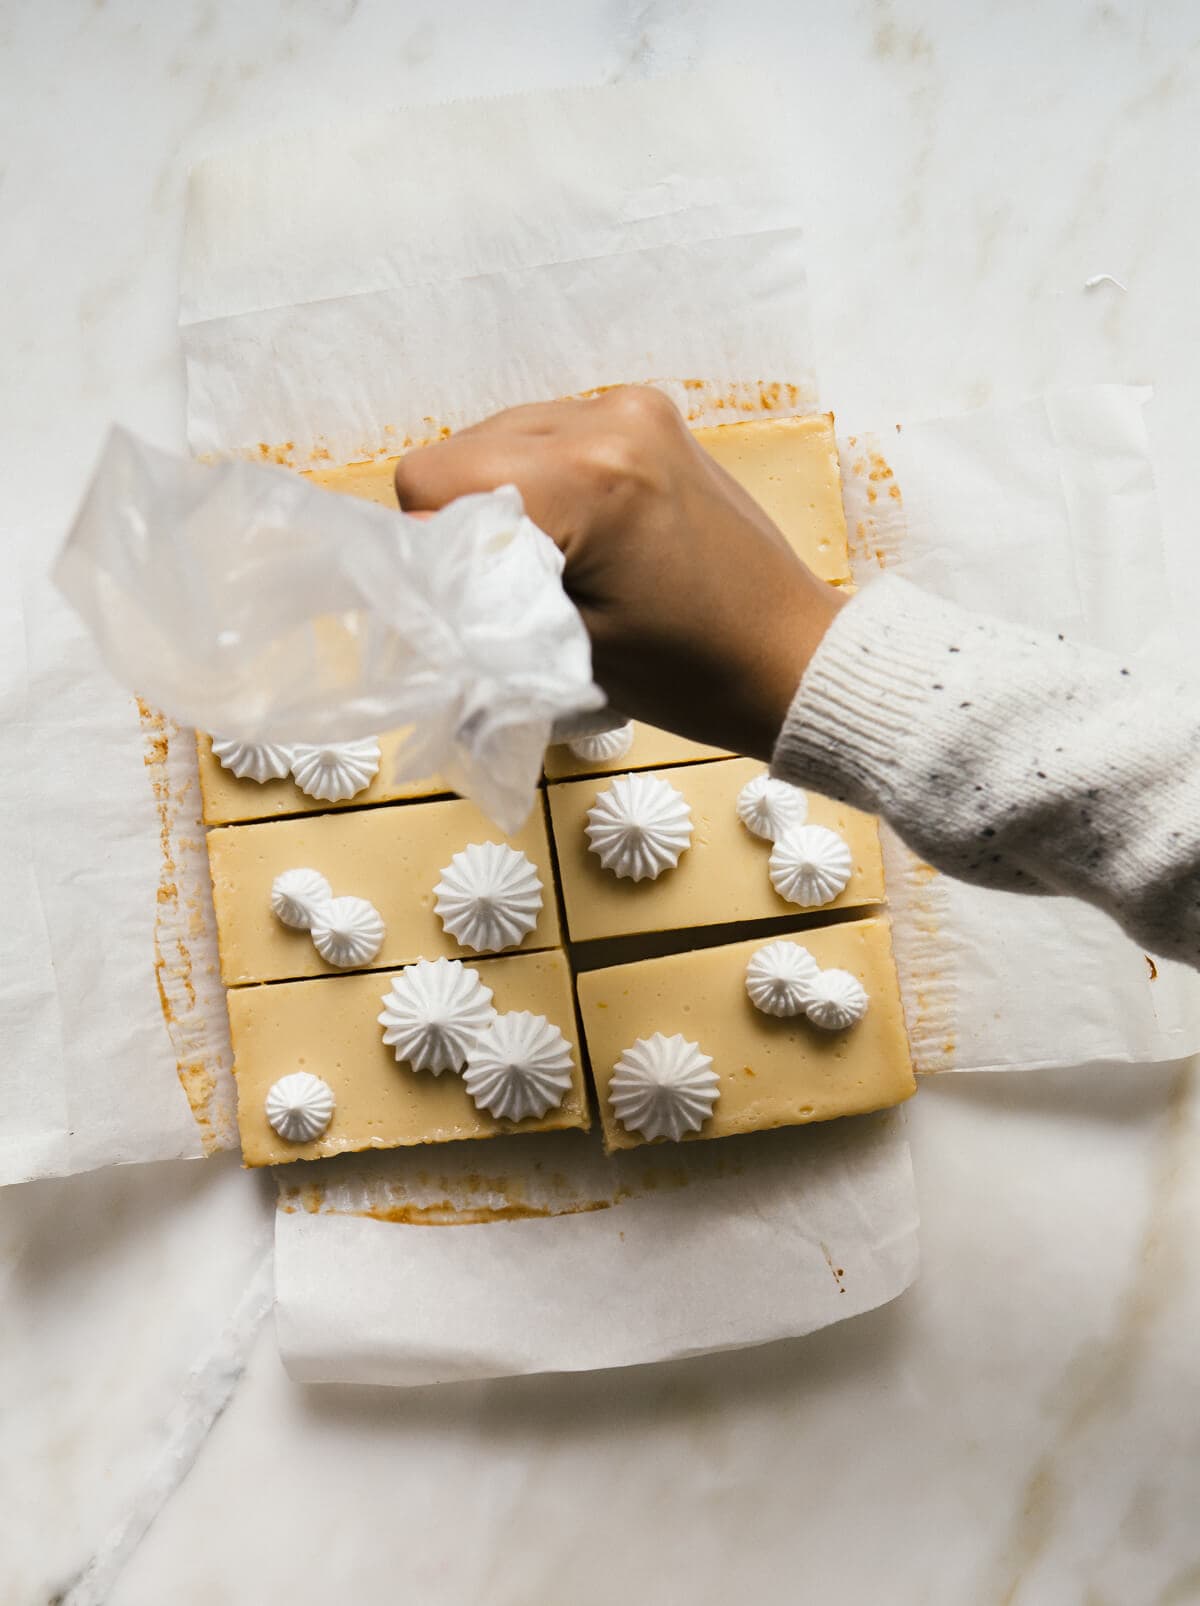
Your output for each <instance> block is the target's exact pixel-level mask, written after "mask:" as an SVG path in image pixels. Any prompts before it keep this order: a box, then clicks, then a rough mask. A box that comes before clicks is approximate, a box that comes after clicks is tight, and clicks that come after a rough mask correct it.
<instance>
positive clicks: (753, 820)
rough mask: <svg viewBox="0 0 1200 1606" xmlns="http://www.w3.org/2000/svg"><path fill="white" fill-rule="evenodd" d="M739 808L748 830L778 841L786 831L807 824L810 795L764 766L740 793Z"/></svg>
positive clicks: (739, 816)
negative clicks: (805, 822) (769, 772)
mask: <svg viewBox="0 0 1200 1606" xmlns="http://www.w3.org/2000/svg"><path fill="white" fill-rule="evenodd" d="M737 812H738V819H739V820H740V821H741V822H742V824H743V825H744V826H745V827H746V829H747V831H752V832H753V833H754V835H755V836H761V837H763V838H765V840H766V841H768V842H776V841H778V839H779V838H780V837H781V836H783V834H784V833H785V832H786V831H791V830H794V829H795V828H796V827H797V826H800V825H803V824H804V821H805V819H806V817H807V815H808V797H807V795H806V794H805V793H804V792H803V791H802V789H801V788H800V787H798V786H789V785H788V783H787V782H786V781H778V780H776V779H775V777H774V776H773V775H768V774H767V772H766V770H764V771H763V772H762V774H761V775H755V776H753V777H752V778H751V779H750V780H748V781H747V782H746V784H745V786H743V787H742V789H741V791H740V792H739V793H738V800H737Z"/></svg>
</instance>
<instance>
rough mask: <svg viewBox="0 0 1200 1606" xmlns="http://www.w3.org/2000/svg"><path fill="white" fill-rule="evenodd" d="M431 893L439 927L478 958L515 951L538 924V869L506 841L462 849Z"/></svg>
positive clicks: (471, 845) (539, 900) (539, 885)
mask: <svg viewBox="0 0 1200 1606" xmlns="http://www.w3.org/2000/svg"><path fill="white" fill-rule="evenodd" d="M433 892H434V904H433V907H434V911H435V912H436V914H437V915H438V917H439V919H440V920H441V922H442V926H443V928H444V929H445V930H446V931H447V932H449V934H450V935H451V936H452V937H453V938H454V940H455V941H456V942H458V943H461V945H462V946H463V947H464V948H470V949H472V950H473V952H475V953H477V954H490V953H500V952H501V951H502V950H503V949H505V948H515V947H516V946H517V944H518V943H520V942H523V941H524V940H525V938H526V937H527V936H528V935H529V933H530V932H531V931H532V930H533V928H534V927H535V926H536V925H537V922H538V915H539V914H540V913H541V910H542V883H541V879H540V877H539V876H538V873H537V871H536V870H535V869H534V867H533V865H532V864H531V863H530V862H529V860H528V859H527V858H526V857H525V855H524V854H523V853H521V852H519V851H518V850H517V849H516V848H514V847H510V846H509V845H508V844H507V843H505V842H472V843H470V845H469V846H467V847H465V848H463V849H461V851H460V852H458V853H456V854H455V855H454V857H453V858H452V859H451V860H450V863H449V864H448V865H447V866H446V867H445V869H444V870H443V871H442V873H441V879H440V880H439V882H438V884H437V886H436V887H434V889H433Z"/></svg>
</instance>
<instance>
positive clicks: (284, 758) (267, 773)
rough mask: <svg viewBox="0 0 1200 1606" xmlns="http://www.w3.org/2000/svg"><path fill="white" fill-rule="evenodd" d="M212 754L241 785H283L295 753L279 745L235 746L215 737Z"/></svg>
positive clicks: (242, 744) (233, 743)
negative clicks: (265, 782)
mask: <svg viewBox="0 0 1200 1606" xmlns="http://www.w3.org/2000/svg"><path fill="white" fill-rule="evenodd" d="M212 753H213V757H214V758H215V759H216V761H217V763H218V764H220V765H221V767H222V768H223V769H227V770H229V771H230V773H231V774H233V775H236V776H237V778H238V780H239V781H257V782H258V783H259V784H260V785H261V784H262V783H263V782H264V781H281V780H282V779H283V777H284V776H285V775H286V774H287V772H288V771H289V770H290V769H291V767H292V749H291V748H290V747H281V746H280V745H279V744H278V743H277V742H234V741H226V740H225V738H224V737H221V736H214V737H213V739H212Z"/></svg>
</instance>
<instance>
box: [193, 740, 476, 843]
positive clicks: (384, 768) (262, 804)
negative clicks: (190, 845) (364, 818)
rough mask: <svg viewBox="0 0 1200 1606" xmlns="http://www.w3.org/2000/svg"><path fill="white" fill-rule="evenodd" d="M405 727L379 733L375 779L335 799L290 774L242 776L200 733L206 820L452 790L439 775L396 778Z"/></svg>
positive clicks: (274, 815)
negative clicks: (303, 786)
mask: <svg viewBox="0 0 1200 1606" xmlns="http://www.w3.org/2000/svg"><path fill="white" fill-rule="evenodd" d="M400 741H401V733H400V732H398V731H392V732H389V733H388V734H387V735H385V736H381V737H380V738H379V742H378V745H379V768H378V770H377V772H376V774H375V776H374V777H373V779H372V780H371V781H370V782H369V783H368V784H367V785H366V786H364V787H363V788H362V790H361V791H358V792H355V793H354V795H353V796H352V797H347V798H339V799H336V800H333V801H329V800H324V799H321V798H315V797H309V796H308V795H307V794H306V793H304V792H302V791H301V790H300V788H299V787H298V786H297V785H296V783H295V781H294V780H293V779H292V777H291V775H290V774H289V775H284V776H279V777H275V778H273V779H271V780H267V781H256V780H253V779H252V778H250V777H249V776H242V777H239V776H237V775H235V774H234V773H233V771H232V770H229V769H226V768H225V766H224V765H223V764H221V763H219V762H218V760H217V758H216V757H215V755H214V753H213V744H212V737H211V736H204V735H202V734H200V733H197V736H196V758H197V763H198V765H199V770H200V798H201V802H202V805H203V811H204V823H205V825H233V824H238V823H240V822H242V821H246V820H273V819H279V818H281V817H282V816H284V815H288V814H323V813H325V812H326V811H327V810H329V809H345V808H361V807H362V806H363V805H364V804H368V803H396V802H401V801H407V800H411V799H413V798H424V797H438V796H442V797H445V796H448V795H449V791H450V788H449V787H448V786H447V785H446V783H445V782H444V781H442V780H440V779H439V778H438V777H437V776H433V777H432V778H430V779H427V780H421V781H402V782H399V783H397V782H396V781H394V780H392V779H391V777H392V776H393V775H394V773H395V760H396V751H397V749H398V747H399V745H400Z"/></svg>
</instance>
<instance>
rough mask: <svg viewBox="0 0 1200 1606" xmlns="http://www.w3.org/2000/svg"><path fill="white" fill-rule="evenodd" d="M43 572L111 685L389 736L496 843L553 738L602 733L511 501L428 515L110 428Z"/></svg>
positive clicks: (560, 606) (276, 725) (190, 704)
mask: <svg viewBox="0 0 1200 1606" xmlns="http://www.w3.org/2000/svg"><path fill="white" fill-rule="evenodd" d="M53 572H54V578H55V580H56V582H57V584H58V585H59V587H60V588H61V590H62V591H63V593H64V594H65V595H66V597H67V598H68V600H69V601H70V602H71V604H72V605H73V606H74V607H75V609H76V610H77V611H78V612H79V614H80V615H81V616H82V618H83V620H84V622H85V623H86V624H87V626H88V628H89V630H90V631H91V633H92V635H93V636H94V638H95V640H96V643H97V645H98V647H99V649H100V653H101V656H102V657H103V659H104V662H105V664H106V665H107V667H108V668H109V670H110V671H111V672H112V674H113V675H114V676H115V677H116V679H117V680H118V681H120V682H121V683H122V684H123V685H124V686H127V687H128V688H130V690H136V691H137V693H138V694H139V695H140V696H142V697H144V698H146V699H147V700H148V701H150V702H152V703H154V704H155V705H156V706H157V707H159V708H162V709H163V710H164V711H165V712H166V713H168V714H169V715H170V716H171V717H172V718H174V719H176V720H178V721H179V722H180V723H182V724H187V725H195V726H197V727H198V728H199V729H201V730H204V731H210V732H213V733H215V734H216V735H219V736H222V737H229V738H235V739H237V740H240V741H247V742H280V743H293V742H310V743H314V744H319V743H322V742H330V743H332V742H344V741H350V740H353V739H355V738H357V737H363V736H370V735H374V734H377V733H379V732H382V731H392V730H402V731H403V732H404V735H403V737H402V740H401V743H400V748H399V755H398V758H397V761H396V765H397V768H396V775H395V777H394V778H395V779H396V780H397V781H403V780H416V779H419V778H421V777H424V776H429V775H435V774H436V775H439V776H441V777H442V778H443V779H444V780H445V781H446V782H447V784H448V785H449V786H450V787H452V788H453V789H454V790H455V791H457V792H460V793H462V795H463V796H465V797H469V798H471V799H472V800H473V801H474V802H476V803H477V804H478V805H479V806H480V807H481V808H482V809H483V810H484V811H485V812H486V813H487V814H488V815H489V816H490V817H491V819H493V820H494V821H495V823H496V824H497V825H498V826H499V827H500V828H501V829H502V830H504V831H514V830H517V829H518V828H519V827H520V825H521V824H522V822H523V821H524V820H525V818H526V816H527V815H528V813H529V810H530V808H531V807H532V804H533V799H534V794H535V791H536V787H537V783H538V779H539V777H540V775H541V765H542V756H543V753H544V751H545V748H546V744H547V742H548V741H550V740H552V739H556V738H559V739H561V738H562V737H563V736H564V735H567V734H574V733H575V732H576V731H582V730H597V729H604V728H606V727H609V726H611V725H612V724H613V723H614V722H615V721H616V719H617V718H618V716H615V715H611V714H609V713H608V712H607V711H606V710H605V709H604V696H603V693H602V692H601V691H600V689H599V688H598V687H597V686H596V685H595V684H594V682H593V680H592V665H591V645H590V642H589V640H588V635H587V630H586V628H585V626H584V623H583V620H582V618H581V617H580V615H579V612H578V610H577V609H576V607H575V605H574V603H572V602H571V600H570V598H569V597H568V596H567V594H566V591H565V590H564V587H563V577H562V576H563V558H562V554H561V553H560V552H559V550H558V548H557V547H556V546H555V545H554V543H553V541H551V539H550V537H549V536H547V535H546V534H544V532H543V531H541V530H539V529H538V527H537V526H536V525H535V524H534V523H532V521H531V520H529V519H528V518H526V516H525V510H524V506H523V504H522V501H521V496H520V493H519V491H518V490H517V489H516V487H515V486H512V485H505V486H501V487H500V488H499V489H497V490H495V491H489V492H486V493H482V494H479V495H473V496H464V497H461V498H460V499H459V500H458V501H456V502H452V503H451V504H450V505H449V506H447V507H446V508H444V509H442V511H441V512H439V513H435V514H434V515H433V517H432V518H429V519H415V518H411V517H409V516H407V515H405V514H403V513H399V512H396V511H394V510H392V509H390V508H386V507H382V506H379V505H377V504H375V503H372V502H364V501H360V500H358V499H356V498H353V497H349V496H336V495H332V494H331V493H330V492H328V491H325V490H322V489H320V488H319V487H317V486H315V485H313V484H311V483H310V482H309V481H307V480H305V479H303V478H302V477H301V476H300V475H298V474H295V473H293V472H291V471H290V470H287V469H283V468H276V467H274V466H272V465H267V464H259V463H250V462H244V461H240V460H223V461H220V462H217V463H214V464H203V463H199V462H197V461H196V460H195V459H193V458H187V457H182V456H176V455H174V454H172V453H170V452H164V451H161V450H159V449H157V448H155V447H152V446H148V445H147V444H145V442H143V441H140V440H138V439H137V438H136V437H135V436H134V435H132V434H130V433H129V432H128V431H126V430H123V429H119V428H118V429H114V430H113V431H112V432H111V434H110V435H109V438H108V440H107V442H106V444H105V447H104V450H103V452H102V454H101V457H100V460H99V462H98V464H97V466H96V469H95V471H94V473H93V475H92V479H91V481H90V484H89V486H88V489H87V491H86V493H85V496H84V500H83V503H82V505H81V507H80V509H79V512H78V514H77V515H76V517H75V521H74V523H73V525H72V527H71V530H70V533H69V534H68V537H67V540H66V543H65V545H64V547H63V550H62V552H61V553H60V554H59V557H58V559H57V562H56V563H55V566H54V571H53Z"/></svg>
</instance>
